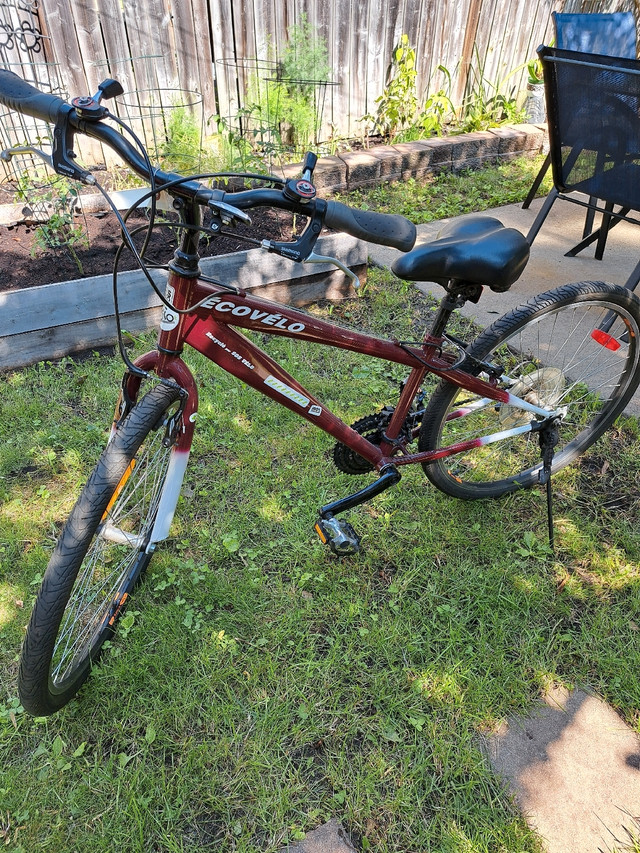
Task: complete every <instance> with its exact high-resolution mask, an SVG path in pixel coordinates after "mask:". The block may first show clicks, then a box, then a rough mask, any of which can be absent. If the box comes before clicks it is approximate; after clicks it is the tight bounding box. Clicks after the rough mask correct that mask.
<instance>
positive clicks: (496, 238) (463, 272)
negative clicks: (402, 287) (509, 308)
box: [391, 216, 529, 293]
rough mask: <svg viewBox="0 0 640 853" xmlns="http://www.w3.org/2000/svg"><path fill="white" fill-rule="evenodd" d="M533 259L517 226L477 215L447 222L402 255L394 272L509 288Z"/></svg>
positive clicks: (423, 278) (422, 278) (413, 277)
mask: <svg viewBox="0 0 640 853" xmlns="http://www.w3.org/2000/svg"><path fill="white" fill-rule="evenodd" d="M528 260H529V244H528V243H527V240H526V238H525V237H524V235H523V234H521V233H520V232H519V231H517V230H516V229H515V228H505V227H504V225H503V224H502V222H500V220H499V219H494V218H493V217H492V216H474V217H471V218H469V219H464V220H462V221H461V222H452V223H451V224H450V225H447V226H445V227H444V228H443V229H442V231H441V232H440V234H439V235H438V237H437V238H436V239H435V240H434V241H433V242H432V243H427V244H426V245H424V246H420V247H419V248H417V249H413V250H412V251H411V252H408V253H407V254H406V255H402V256H401V257H399V258H398V259H397V260H396V261H394V263H393V264H392V266H391V269H392V270H393V272H394V273H395V274H396V275H397V276H398V277H399V278H403V279H406V280H408V281H435V282H436V283H437V284H442V285H446V284H447V283H448V282H449V281H451V280H452V279H454V280H457V281H464V282H469V283H471V284H481V285H485V286H486V287H490V288H491V290H495V291H496V292H497V293H503V292H504V291H505V290H509V288H510V287H511V285H512V284H513V283H514V282H515V281H517V280H518V279H519V278H520V276H521V274H522V271H523V270H524V268H525V266H526V265H527V261H528Z"/></svg>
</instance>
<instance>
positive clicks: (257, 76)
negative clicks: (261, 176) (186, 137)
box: [218, 58, 339, 168]
mask: <svg viewBox="0 0 640 853" xmlns="http://www.w3.org/2000/svg"><path fill="white" fill-rule="evenodd" d="M218 65H219V66H221V69H223V70H222V71H221V73H222V74H224V75H225V76H226V78H227V81H228V83H229V84H230V85H229V86H228V92H229V98H228V106H229V110H228V114H227V115H224V116H220V117H218V121H219V127H220V130H221V132H222V133H223V134H226V136H227V139H228V142H229V143H230V144H231V146H232V147H235V148H236V149H238V151H239V152H240V153H244V154H245V155H246V154H249V153H252V154H254V155H256V156H259V157H262V158H263V159H265V160H266V161H267V165H268V167H269V168H271V167H272V165H273V163H274V161H275V160H278V161H280V162H282V161H284V160H289V159H296V158H299V157H301V156H302V155H303V154H304V152H305V151H306V150H307V149H308V148H313V149H314V150H316V151H320V152H322V148H323V142H324V141H326V139H327V138H328V136H329V134H330V127H329V124H328V122H327V121H326V119H325V112H326V110H327V93H328V92H329V91H330V90H331V87H335V86H338V85H339V84H338V83H336V82H335V81H332V80H328V79H326V77H324V76H319V77H318V78H315V77H313V76H309V77H293V76H287V75H286V74H285V72H284V69H283V65H282V63H281V62H278V61H275V60H266V59H258V58H250V59H235V58H225V59H220V60H218Z"/></svg>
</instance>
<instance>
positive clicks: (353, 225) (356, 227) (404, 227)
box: [324, 201, 416, 252]
mask: <svg viewBox="0 0 640 853" xmlns="http://www.w3.org/2000/svg"><path fill="white" fill-rule="evenodd" d="M324 224H325V225H326V226H327V228H335V229H336V230H337V231H345V232H346V233H347V234H351V236H352V237H358V238H359V239H361V240H368V241H369V242H370V243H379V244H380V245H382V246H392V247H393V248H394V249H400V251H401V252H408V251H409V250H410V249H413V244H414V243H415V242H416V226H415V225H414V224H413V222H410V221H409V220H408V219H405V217H404V216H400V215H399V214H389V213H374V212H373V211H371V210H356V209H355V208H353V207H348V206H347V205H346V204H341V203H340V202H339V201H329V202H327V212H326V214H325V217H324Z"/></svg>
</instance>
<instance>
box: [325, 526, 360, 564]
mask: <svg viewBox="0 0 640 853" xmlns="http://www.w3.org/2000/svg"><path fill="white" fill-rule="evenodd" d="M315 531H316V533H317V534H318V536H319V537H320V541H321V542H322V544H323V545H328V546H329V547H330V548H331V550H332V551H333V553H334V554H337V555H338V556H339V557H352V556H353V555H354V554H357V553H358V552H359V551H360V539H359V538H358V535H357V533H356V532H355V530H354V529H353V527H352V526H351V525H350V524H349V522H348V521H340V519H338V518H334V517H333V516H331V517H330V518H320V519H319V520H318V521H317V522H316V525H315Z"/></svg>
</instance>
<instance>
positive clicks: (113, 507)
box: [49, 420, 171, 692]
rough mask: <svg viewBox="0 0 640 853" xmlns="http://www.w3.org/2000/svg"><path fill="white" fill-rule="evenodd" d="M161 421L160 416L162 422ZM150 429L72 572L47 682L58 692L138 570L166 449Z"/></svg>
mask: <svg viewBox="0 0 640 853" xmlns="http://www.w3.org/2000/svg"><path fill="white" fill-rule="evenodd" d="M165 423H166V420H165ZM164 438H165V429H164V428H163V427H162V426H161V427H160V428H158V429H156V430H155V431H153V432H150V433H149V435H148V436H147V438H146V439H145V441H144V443H143V445H142V446H141V447H140V449H139V450H138V452H137V453H136V456H135V459H134V460H133V461H132V463H131V464H130V465H129V467H128V468H127V470H126V471H125V474H124V475H123V476H122V478H121V479H120V482H119V483H118V486H117V487H116V489H115V490H114V493H113V496H112V498H111V500H110V501H109V503H108V505H107V508H106V510H105V512H104V514H103V517H102V520H101V522H100V526H99V527H98V530H97V532H96V534H95V536H94V537H93V539H92V541H91V543H90V545H89V549H88V551H87V552H86V555H85V557H84V560H83V562H82V564H81V566H80V569H79V571H78V575H77V577H76V580H75V583H74V586H73V589H72V591H71V595H70V596H69V601H68V604H67V607H66V609H65V611H64V614H63V616H62V621H61V624H60V628H59V630H58V635H57V638H56V642H55V646H54V650H53V656H52V662H51V670H50V677H49V680H50V686H51V689H52V691H53V692H62V691H63V690H64V689H65V687H66V685H67V683H68V682H69V681H70V680H72V679H75V677H76V675H77V671H78V668H83V667H84V666H87V665H88V664H89V662H90V661H91V660H92V658H93V657H94V656H95V655H97V652H98V651H99V649H100V646H101V645H102V643H103V642H104V640H105V639H106V636H107V634H108V633H109V632H110V631H111V630H112V627H113V625H114V624H115V621H116V620H117V618H118V616H119V615H120V612H121V611H122V608H123V607H124V605H125V602H126V599H127V596H128V593H129V591H130V590H131V588H132V586H133V584H134V583H135V580H136V578H137V575H138V573H139V571H140V562H141V560H142V558H143V556H144V554H145V550H146V548H147V545H148V543H149V539H150V536H151V532H152V527H153V522H154V520H155V517H156V513H157V509H158V504H159V501H160V496H161V493H162V485H163V483H164V479H165V476H166V472H167V467H168V465H169V458H170V455H171V449H170V448H167V447H165V446H164V444H163V440H164Z"/></svg>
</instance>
